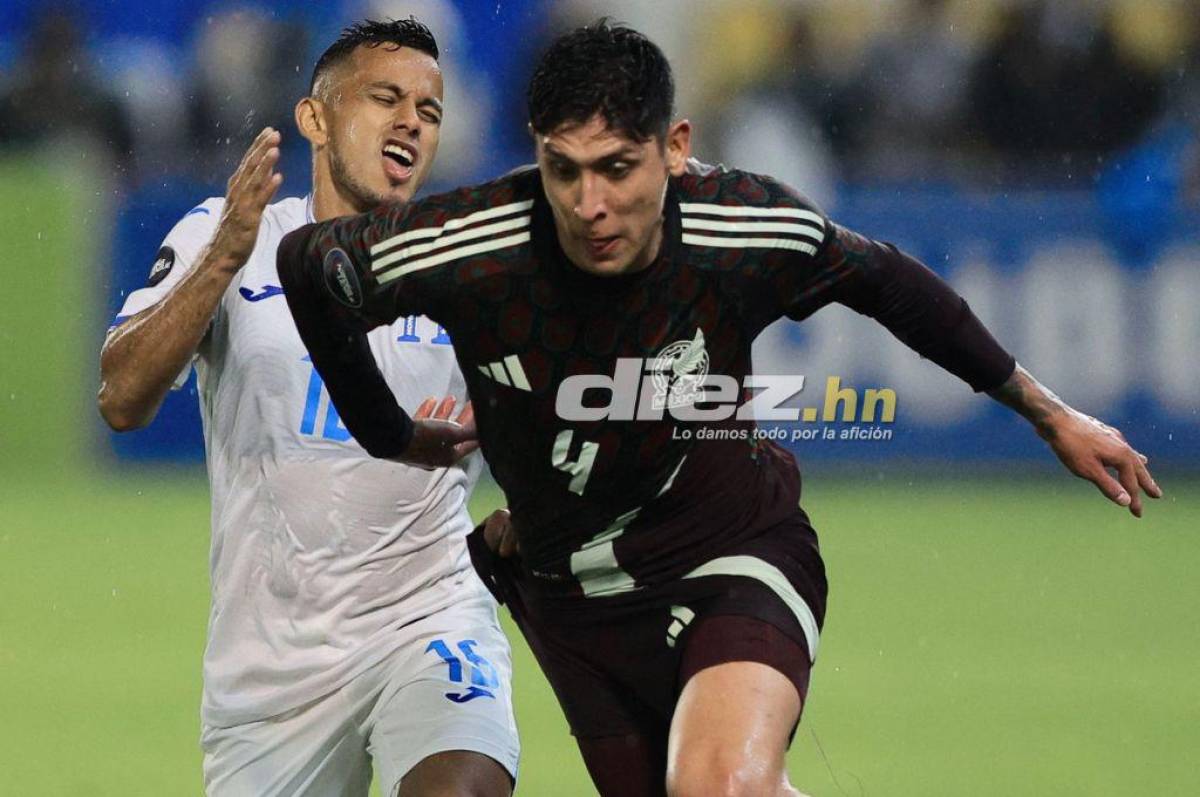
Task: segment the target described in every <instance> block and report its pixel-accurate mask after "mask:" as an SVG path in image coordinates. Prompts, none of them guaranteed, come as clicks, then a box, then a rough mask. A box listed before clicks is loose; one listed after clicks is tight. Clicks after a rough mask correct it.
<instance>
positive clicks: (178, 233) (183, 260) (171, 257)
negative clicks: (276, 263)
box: [109, 197, 225, 390]
mask: <svg viewBox="0 0 1200 797" xmlns="http://www.w3.org/2000/svg"><path fill="white" fill-rule="evenodd" d="M224 206H225V199H224V198H223V197H212V198H209V199H206V200H204V202H202V203H201V204H199V205H197V206H196V207H194V208H192V209H191V210H189V211H188V212H187V213H185V214H183V218H181V219H180V220H179V221H178V222H176V223H175V226H174V227H172V228H171V231H170V232H169V233H167V237H166V238H164V239H163V242H162V245H161V246H160V247H159V248H158V251H157V252H156V253H155V256H154V262H153V263H152V264H151V265H150V269H149V272H148V274H147V276H146V283H145V285H144V286H143V287H141V288H138V289H137V290H135V291H133V292H132V293H130V294H129V295H128V296H126V297H125V303H124V304H123V305H121V311H120V312H119V313H117V317H116V318H114V319H113V321H112V324H111V325H110V326H109V332H112V331H113V330H114V329H116V328H117V327H118V326H120V325H121V324H123V323H125V322H126V321H127V320H129V319H130V318H131V317H132V316H135V315H137V314H138V313H140V312H142V311H143V310H146V309H148V308H150V307H153V306H154V305H156V304H158V303H159V302H160V301H162V300H163V298H164V297H165V296H166V295H167V294H168V293H170V291H171V289H172V288H173V287H175V285H177V284H178V283H179V281H180V280H181V279H183V277H184V275H186V274H187V273H188V272H189V271H191V270H192V268H193V267H194V266H195V265H196V261H197V260H199V258H200V254H201V252H203V251H204V247H205V246H207V245H208V242H209V241H210V240H211V239H212V236H213V233H214V232H215V231H216V229H217V222H218V220H219V219H220V217H221V210H222V209H223V208H224ZM191 370H192V366H191V363H189V364H188V366H187V367H186V368H184V369H183V371H181V372H180V374H179V376H177V377H176V378H175V382H174V384H173V385H172V387H173V388H174V389H176V390H178V389H179V388H181V387H183V384H184V383H185V382H186V381H187V378H188V375H189V374H190V373H191Z"/></svg>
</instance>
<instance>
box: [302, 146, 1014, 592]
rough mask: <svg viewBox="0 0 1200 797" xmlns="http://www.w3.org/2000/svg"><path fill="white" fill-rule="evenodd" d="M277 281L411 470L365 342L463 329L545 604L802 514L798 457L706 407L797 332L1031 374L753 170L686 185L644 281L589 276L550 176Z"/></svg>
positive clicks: (328, 233) (641, 574)
mask: <svg viewBox="0 0 1200 797" xmlns="http://www.w3.org/2000/svg"><path fill="white" fill-rule="evenodd" d="M279 273H280V277H281V280H282V282H283V287H284V290H285V292H286V294H287V298H288V302H289V304H290V306H291V308H292V312H293V315H294V316H295V318H296V322H297V327H298V329H299V331H300V333H301V337H302V338H303V339H304V342H305V344H306V345H307V346H308V348H309V350H310V352H311V353H312V357H313V363H314V365H315V366H316V367H317V369H318V371H319V372H320V373H321V375H322V377H323V378H324V379H325V382H326V385H327V386H328V388H329V390H330V394H331V396H332V398H333V400H334V403H335V404H336V406H337V408H338V412H339V414H340V415H341V417H342V419H343V421H344V423H345V424H346V426H347V428H348V429H349V430H350V431H351V433H352V434H353V435H354V436H355V438H356V439H357V440H358V441H359V442H360V443H361V444H362V445H363V446H364V447H365V448H366V449H367V450H368V451H370V452H371V453H372V454H375V455H376V456H395V455H396V454H399V453H400V452H401V451H402V450H403V448H404V446H405V445H407V441H408V439H409V437H410V435H411V422H410V421H409V420H408V419H407V416H406V415H405V414H404V413H403V412H402V411H401V410H400V409H399V408H397V407H396V404H395V399H394V397H393V396H392V395H391V393H390V391H389V390H388V388H387V386H386V384H385V383H384V381H383V379H382V377H381V376H380V375H379V372H378V368H377V367H376V366H375V363H374V360H373V359H372V356H371V353H370V349H369V348H368V347H367V346H366V340H365V332H366V331H367V330H368V329H370V328H371V327H374V326H377V325H381V324H387V323H391V322H392V321H393V320H395V319H396V318H398V317H400V316H405V315H416V314H423V315H426V316H429V317H430V318H432V319H433V320H435V321H437V322H438V323H439V324H441V325H442V326H443V327H445V328H446V330H447V332H448V333H449V335H450V338H451V340H452V341H453V344H454V348H455V352H456V354H457V357H458V361H459V364H460V366H461V367H462V371H463V373H464V375H465V376H466V379H467V385H468V388H469V391H470V396H471V400H472V402H473V403H474V407H475V414H476V418H477V423H478V427H479V436H480V443H481V447H482V450H483V453H484V456H485V457H486V459H487V461H488V463H489V465H490V466H491V469H492V473H493V475H494V476H495V478H496V481H497V482H498V483H499V485H500V486H501V488H502V489H503V490H504V493H505V496H506V497H507V500H508V505H509V509H510V510H511V511H512V514H513V521H514V525H515V527H516V529H517V533H518V538H519V540H520V545H521V551H522V557H523V559H524V562H525V565H526V566H527V568H528V569H529V571H530V572H532V573H533V574H534V575H536V576H538V577H539V578H540V579H542V580H544V583H545V584H546V586H547V589H548V590H562V591H565V592H579V591H582V592H583V593H584V594H588V595H606V594H617V593H621V592H626V591H629V590H631V589H633V588H635V587H636V586H639V585H645V584H655V583H659V582H661V581H662V580H665V579H668V578H673V577H677V576H679V575H681V574H683V573H686V572H688V571H689V570H690V569H692V568H694V567H696V566H697V565H699V564H700V563H702V562H704V561H707V560H708V559H710V558H712V557H713V556H715V555H719V553H720V552H721V551H722V550H725V549H728V548H730V547H731V546H733V545H736V544H738V543H740V542H743V541H745V540H746V539H749V538H751V537H753V536H754V535H755V534H758V533H761V532H762V531H763V530H764V529H767V528H770V527H772V526H774V525H775V524H777V523H779V522H780V521H781V520H782V519H783V518H785V517H786V516H788V515H789V514H793V513H797V512H799V509H798V502H799V498H800V483H799V474H798V472H797V468H796V465H795V463H794V461H793V459H792V457H791V455H790V454H788V453H787V452H785V451H784V450H782V449H780V448H778V447H777V446H775V445H773V444H769V443H766V442H763V441H758V440H756V439H755V438H754V435H753V430H754V424H753V421H751V420H739V419H738V418H736V417H732V418H721V417H719V416H720V415H722V414H724V415H728V412H722V411H721V410H722V405H721V404H720V403H719V401H714V400H708V399H713V398H714V397H713V396H712V395H709V394H705V393H704V392H702V391H701V392H699V393H697V392H696V391H697V387H696V386H697V384H699V383H702V382H703V377H704V374H709V375H724V376H727V377H731V378H732V379H733V380H735V381H736V384H737V385H743V384H744V378H745V377H746V375H747V374H748V373H750V347H751V343H752V342H753V340H754V338H755V336H756V335H757V334H758V333H759V332H760V331H761V330H762V329H763V328H764V327H766V326H767V325H768V324H770V323H771V322H773V321H775V320H776V319H779V318H781V317H783V316H788V317H790V318H793V319H796V320H800V319H803V318H805V317H807V316H808V315H810V314H811V313H813V312H814V311H816V310H817V309H819V308H821V307H822V306H824V305H826V304H828V303H830V302H834V301H837V302H841V303H843V304H846V305H848V306H850V307H852V308H854V309H855V310H858V311H859V312H863V313H867V314H869V315H871V316H873V317H875V318H878V319H879V320H880V321H881V322H882V323H884V324H885V325H887V326H888V328H889V329H891V330H892V331H893V332H894V333H895V334H896V335H897V336H898V337H900V338H901V339H902V340H904V341H905V342H906V343H908V344H909V345H910V346H913V347H914V348H915V349H916V350H917V351H918V352H920V353H921V354H922V355H924V356H927V357H930V358H931V359H934V360H935V361H936V362H938V363H939V364H941V365H943V366H944V367H946V368H948V369H950V370H952V371H953V372H955V373H957V374H958V375H960V376H961V377H963V378H964V379H965V380H966V381H968V382H969V383H970V384H971V385H972V386H973V387H975V388H976V389H977V390H981V389H990V388H993V387H997V386H998V385H999V384H1001V383H1002V382H1003V381H1004V380H1005V379H1006V378H1007V377H1008V376H1009V375H1010V374H1011V372H1012V370H1013V367H1014V362H1013V360H1012V358H1011V357H1010V356H1009V355H1008V354H1007V353H1006V352H1004V350H1003V349H1001V348H1000V346H999V345H998V344H996V342H995V341H994V340H993V339H992V338H991V336H990V335H988V333H987V332H986V330H984V329H983V327H982V326H981V325H980V324H979V322H978V320H977V319H976V318H975V316H974V315H973V314H972V313H971V312H970V309H969V308H968V307H967V305H966V303H965V302H964V301H963V300H962V299H961V298H960V297H958V296H957V295H956V294H955V293H954V292H953V291H952V290H951V289H950V288H949V287H948V286H947V285H946V284H945V283H943V282H942V281H941V280H940V279H938V278H937V277H936V276H935V275H934V274H933V273H932V272H930V271H929V270H928V269H926V268H925V267H924V266H922V265H920V264H919V263H917V262H916V261H914V260H912V259H911V258H908V257H907V256H905V255H903V254H902V253H900V252H898V251H897V250H896V249H895V248H894V247H891V246H888V245H884V244H879V243H876V242H874V241H870V240H867V239H865V238H863V237H861V236H858V235H856V234H855V233H852V232H850V231H848V230H845V229H843V228H840V227H837V226H836V225H834V224H833V223H831V222H830V221H829V220H828V219H827V218H826V217H825V216H824V215H823V214H822V213H821V212H820V211H818V210H817V209H816V208H814V207H813V206H812V205H811V204H809V203H808V202H806V201H805V200H803V199H802V198H800V197H799V196H797V195H796V194H795V193H794V192H793V191H791V190H790V189H788V188H787V187H785V186H783V185H781V184H779V183H778V182H776V181H774V180H772V179H770V178H768V177H763V176H759V175H754V174H748V173H745V172H739V171H732V172H716V171H708V172H707V173H705V174H687V175H685V176H683V177H679V178H672V179H671V181H670V186H669V190H668V193H667V200H666V204H665V209H664V236H663V245H662V249H661V251H660V252H659V255H658V257H657V258H656V260H655V261H654V262H653V263H652V264H651V265H650V266H649V267H648V268H646V269H644V270H642V271H640V272H638V273H636V274H629V275H624V276H619V277H596V276H593V275H590V274H587V273H585V272H583V271H581V270H579V269H578V268H576V267H575V266H574V265H572V264H571V262H570V261H569V260H568V259H567V258H566V256H565V255H564V254H563V252H562V250H561V248H560V246H559V243H558V240H557V236H556V234H555V229H554V222H553V219H552V214H551V210H550V207H549V205H548V204H547V200H546V198H545V195H544V193H543V191H542V187H541V181H540V176H539V173H538V171H537V170H535V169H530V170H526V171H523V172H519V173H515V174H512V175H509V176H506V177H503V178H501V179H499V180H496V181H493V182H490V183H486V184H484V185H480V186H476V187H472V188H464V189H460V190H458V191H455V192H452V193H447V194H441V195H438V196H433V197H429V198H427V199H424V200H421V201H417V202H413V203H410V204H407V205H387V206H383V207H380V208H378V209H376V210H374V211H372V212H370V213H367V214H363V215H361V216H356V217H350V218H345V219H339V220H335V221H331V222H326V223H322V224H318V225H309V226H307V227H304V228H301V229H300V230H297V231H296V232H293V233H292V234H291V235H289V236H288V237H287V238H286V239H285V240H284V243H283V245H281V247H280V250H279ZM796 366H797V371H796V372H797V373H802V369H803V363H797V364H796ZM735 398H736V397H735ZM725 409H728V408H727V407H726V408H725ZM706 411H707V412H710V417H709V419H708V420H696V418H697V417H699V416H702V415H704V413H705V412H706ZM681 416H682V418H683V419H681ZM635 417H636V419H633V418H635ZM714 418H715V419H714ZM701 428H703V429H705V430H708V431H707V432H701ZM689 432H690V434H689ZM702 436H703V439H700V438H701V437H702ZM554 585H557V586H554Z"/></svg>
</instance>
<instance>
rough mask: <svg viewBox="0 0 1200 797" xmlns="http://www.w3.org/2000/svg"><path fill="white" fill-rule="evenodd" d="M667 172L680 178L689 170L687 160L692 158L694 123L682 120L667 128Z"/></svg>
mask: <svg viewBox="0 0 1200 797" xmlns="http://www.w3.org/2000/svg"><path fill="white" fill-rule="evenodd" d="M666 143H667V171H669V172H670V173H671V176H672V177H678V176H679V175H681V174H683V173H684V172H685V171H686V170H687V160H688V158H690V157H692V123H691V122H689V121H688V120H687V119H680V120H679V121H678V122H676V123H675V124H673V125H671V126H670V127H669V128H667V141H666Z"/></svg>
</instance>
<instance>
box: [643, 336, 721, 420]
mask: <svg viewBox="0 0 1200 797" xmlns="http://www.w3.org/2000/svg"><path fill="white" fill-rule="evenodd" d="M650 374H651V379H652V380H653V381H654V399H653V407H654V409H656V410H661V409H674V408H676V407H687V406H691V405H692V404H695V403H696V402H697V401H698V400H699V399H700V398H701V397H702V396H703V393H704V390H703V388H704V378H705V377H706V376H708V351H707V350H705V348H704V330H702V329H700V328H697V329H696V337H694V338H692V339H691V340H677V341H675V342H674V343H672V344H670V345H669V346H667V347H666V348H665V349H663V350H662V351H660V352H659V353H658V356H657V357H655V358H654V362H653V363H652V364H651V369H650Z"/></svg>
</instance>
